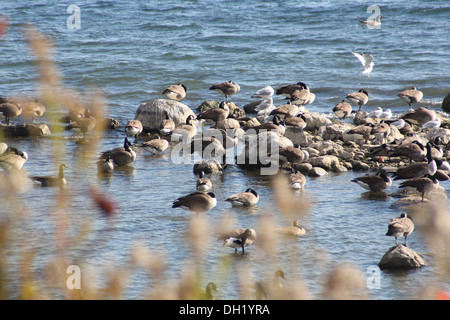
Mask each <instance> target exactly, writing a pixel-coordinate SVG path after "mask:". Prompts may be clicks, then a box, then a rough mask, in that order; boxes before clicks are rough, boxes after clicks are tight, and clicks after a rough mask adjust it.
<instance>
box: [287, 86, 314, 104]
mask: <svg viewBox="0 0 450 320" xmlns="http://www.w3.org/2000/svg"><path fill="white" fill-rule="evenodd" d="M310 95H311V92H310V91H309V88H308V86H307V85H306V84H304V86H302V88H300V89H297V90H294V91H293V92H292V93H291V96H290V98H289V99H290V101H291V102H292V103H294V104H296V105H297V106H305V105H307V104H309V101H310Z"/></svg>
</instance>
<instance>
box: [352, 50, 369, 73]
mask: <svg viewBox="0 0 450 320" xmlns="http://www.w3.org/2000/svg"><path fill="white" fill-rule="evenodd" d="M352 54H353V55H354V56H355V57H357V58H358V60H359V61H360V62H361V64H362V65H363V67H364V71H363V72H362V74H366V75H367V76H368V77H370V75H369V74H370V72H372V69H373V66H374V63H373V56H372V55H371V54H370V53H367V52H363V54H362V55H361V54H359V53H356V52H352Z"/></svg>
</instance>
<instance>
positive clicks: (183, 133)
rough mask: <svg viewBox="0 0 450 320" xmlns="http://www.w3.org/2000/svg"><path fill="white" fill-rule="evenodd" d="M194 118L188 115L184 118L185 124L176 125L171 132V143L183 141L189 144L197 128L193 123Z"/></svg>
mask: <svg viewBox="0 0 450 320" xmlns="http://www.w3.org/2000/svg"><path fill="white" fill-rule="evenodd" d="M193 121H194V116H193V115H189V116H187V117H186V123H182V124H178V125H177V126H175V129H174V130H173V131H172V135H171V140H172V141H175V142H177V141H180V140H182V141H185V142H189V141H191V140H192V138H193V137H194V136H195V135H196V134H197V126H196V125H195V124H194V123H193Z"/></svg>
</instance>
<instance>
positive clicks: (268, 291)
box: [255, 270, 286, 300]
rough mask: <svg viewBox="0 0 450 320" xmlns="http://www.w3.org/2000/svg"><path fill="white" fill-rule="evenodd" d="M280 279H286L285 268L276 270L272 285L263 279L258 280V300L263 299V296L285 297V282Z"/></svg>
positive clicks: (271, 297)
mask: <svg viewBox="0 0 450 320" xmlns="http://www.w3.org/2000/svg"><path fill="white" fill-rule="evenodd" d="M280 279H284V280H286V277H285V275H284V272H283V270H277V271H275V273H274V275H273V278H272V283H271V284H270V285H269V284H268V283H265V282H263V281H257V282H256V283H255V287H256V288H255V289H256V300H262V299H263V298H266V299H279V298H280V297H283V296H284V294H283V291H282V290H283V284H282V283H281V280H280Z"/></svg>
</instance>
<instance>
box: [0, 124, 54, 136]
mask: <svg viewBox="0 0 450 320" xmlns="http://www.w3.org/2000/svg"><path fill="white" fill-rule="evenodd" d="M0 134H1V135H4V136H5V137H45V136H49V135H50V134H51V132H50V128H49V127H48V126H47V125H46V124H43V123H40V124H37V123H36V124H35V123H22V124H1V125H0Z"/></svg>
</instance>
